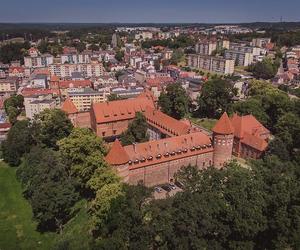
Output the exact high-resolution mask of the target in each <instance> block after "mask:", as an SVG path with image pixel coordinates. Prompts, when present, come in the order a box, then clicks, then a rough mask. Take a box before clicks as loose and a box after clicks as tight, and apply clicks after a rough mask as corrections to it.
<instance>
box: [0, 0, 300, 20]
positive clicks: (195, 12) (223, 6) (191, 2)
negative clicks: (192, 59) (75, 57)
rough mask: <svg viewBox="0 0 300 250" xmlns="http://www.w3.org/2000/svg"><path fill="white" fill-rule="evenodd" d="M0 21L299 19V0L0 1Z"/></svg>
mask: <svg viewBox="0 0 300 250" xmlns="http://www.w3.org/2000/svg"><path fill="white" fill-rule="evenodd" d="M0 2H1V3H0V22H99V23H101V22H103V23H105V22H106V23H107V22H133V23H144V22H205V23H217V22H253V21H279V20H280V17H281V16H282V17H283V20H284V21H300V0H284V1H283V0H146V1H144V0H105V1H103V0H0Z"/></svg>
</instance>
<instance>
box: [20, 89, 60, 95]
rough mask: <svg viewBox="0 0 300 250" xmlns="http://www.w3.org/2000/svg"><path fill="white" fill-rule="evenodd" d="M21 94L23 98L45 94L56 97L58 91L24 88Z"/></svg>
mask: <svg viewBox="0 0 300 250" xmlns="http://www.w3.org/2000/svg"><path fill="white" fill-rule="evenodd" d="M21 93H22V95H23V96H30V95H47V94H55V95H58V94H59V91H58V90H55V89H39V88H24V89H22V91H21Z"/></svg>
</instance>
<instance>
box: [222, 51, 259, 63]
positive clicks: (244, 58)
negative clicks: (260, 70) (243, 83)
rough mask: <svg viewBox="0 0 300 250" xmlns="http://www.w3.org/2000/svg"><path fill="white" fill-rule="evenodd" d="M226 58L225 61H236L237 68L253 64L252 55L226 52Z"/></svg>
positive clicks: (240, 52)
mask: <svg viewBox="0 0 300 250" xmlns="http://www.w3.org/2000/svg"><path fill="white" fill-rule="evenodd" d="M224 57H225V59H229V60H234V61H235V65H237V66H244V67H247V66H249V65H251V64H252V63H253V54H252V53H247V52H242V51H235V50H226V51H225V55H224Z"/></svg>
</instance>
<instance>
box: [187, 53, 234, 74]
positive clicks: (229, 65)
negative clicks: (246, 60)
mask: <svg viewBox="0 0 300 250" xmlns="http://www.w3.org/2000/svg"><path fill="white" fill-rule="evenodd" d="M234 63H235V62H234V60H229V59H224V58H222V57H215V56H207V55H197V54H191V55H188V66H189V67H192V68H198V69H202V70H207V71H211V72H214V73H219V74H233V73H234Z"/></svg>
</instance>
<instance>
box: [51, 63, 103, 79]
mask: <svg viewBox="0 0 300 250" xmlns="http://www.w3.org/2000/svg"><path fill="white" fill-rule="evenodd" d="M49 71H50V74H51V75H56V76H58V77H63V78H64V77H71V76H72V73H74V72H80V73H82V74H83V75H84V76H85V77H99V76H102V75H103V73H104V67H103V65H102V63H95V62H93V63H83V64H52V65H49Z"/></svg>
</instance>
